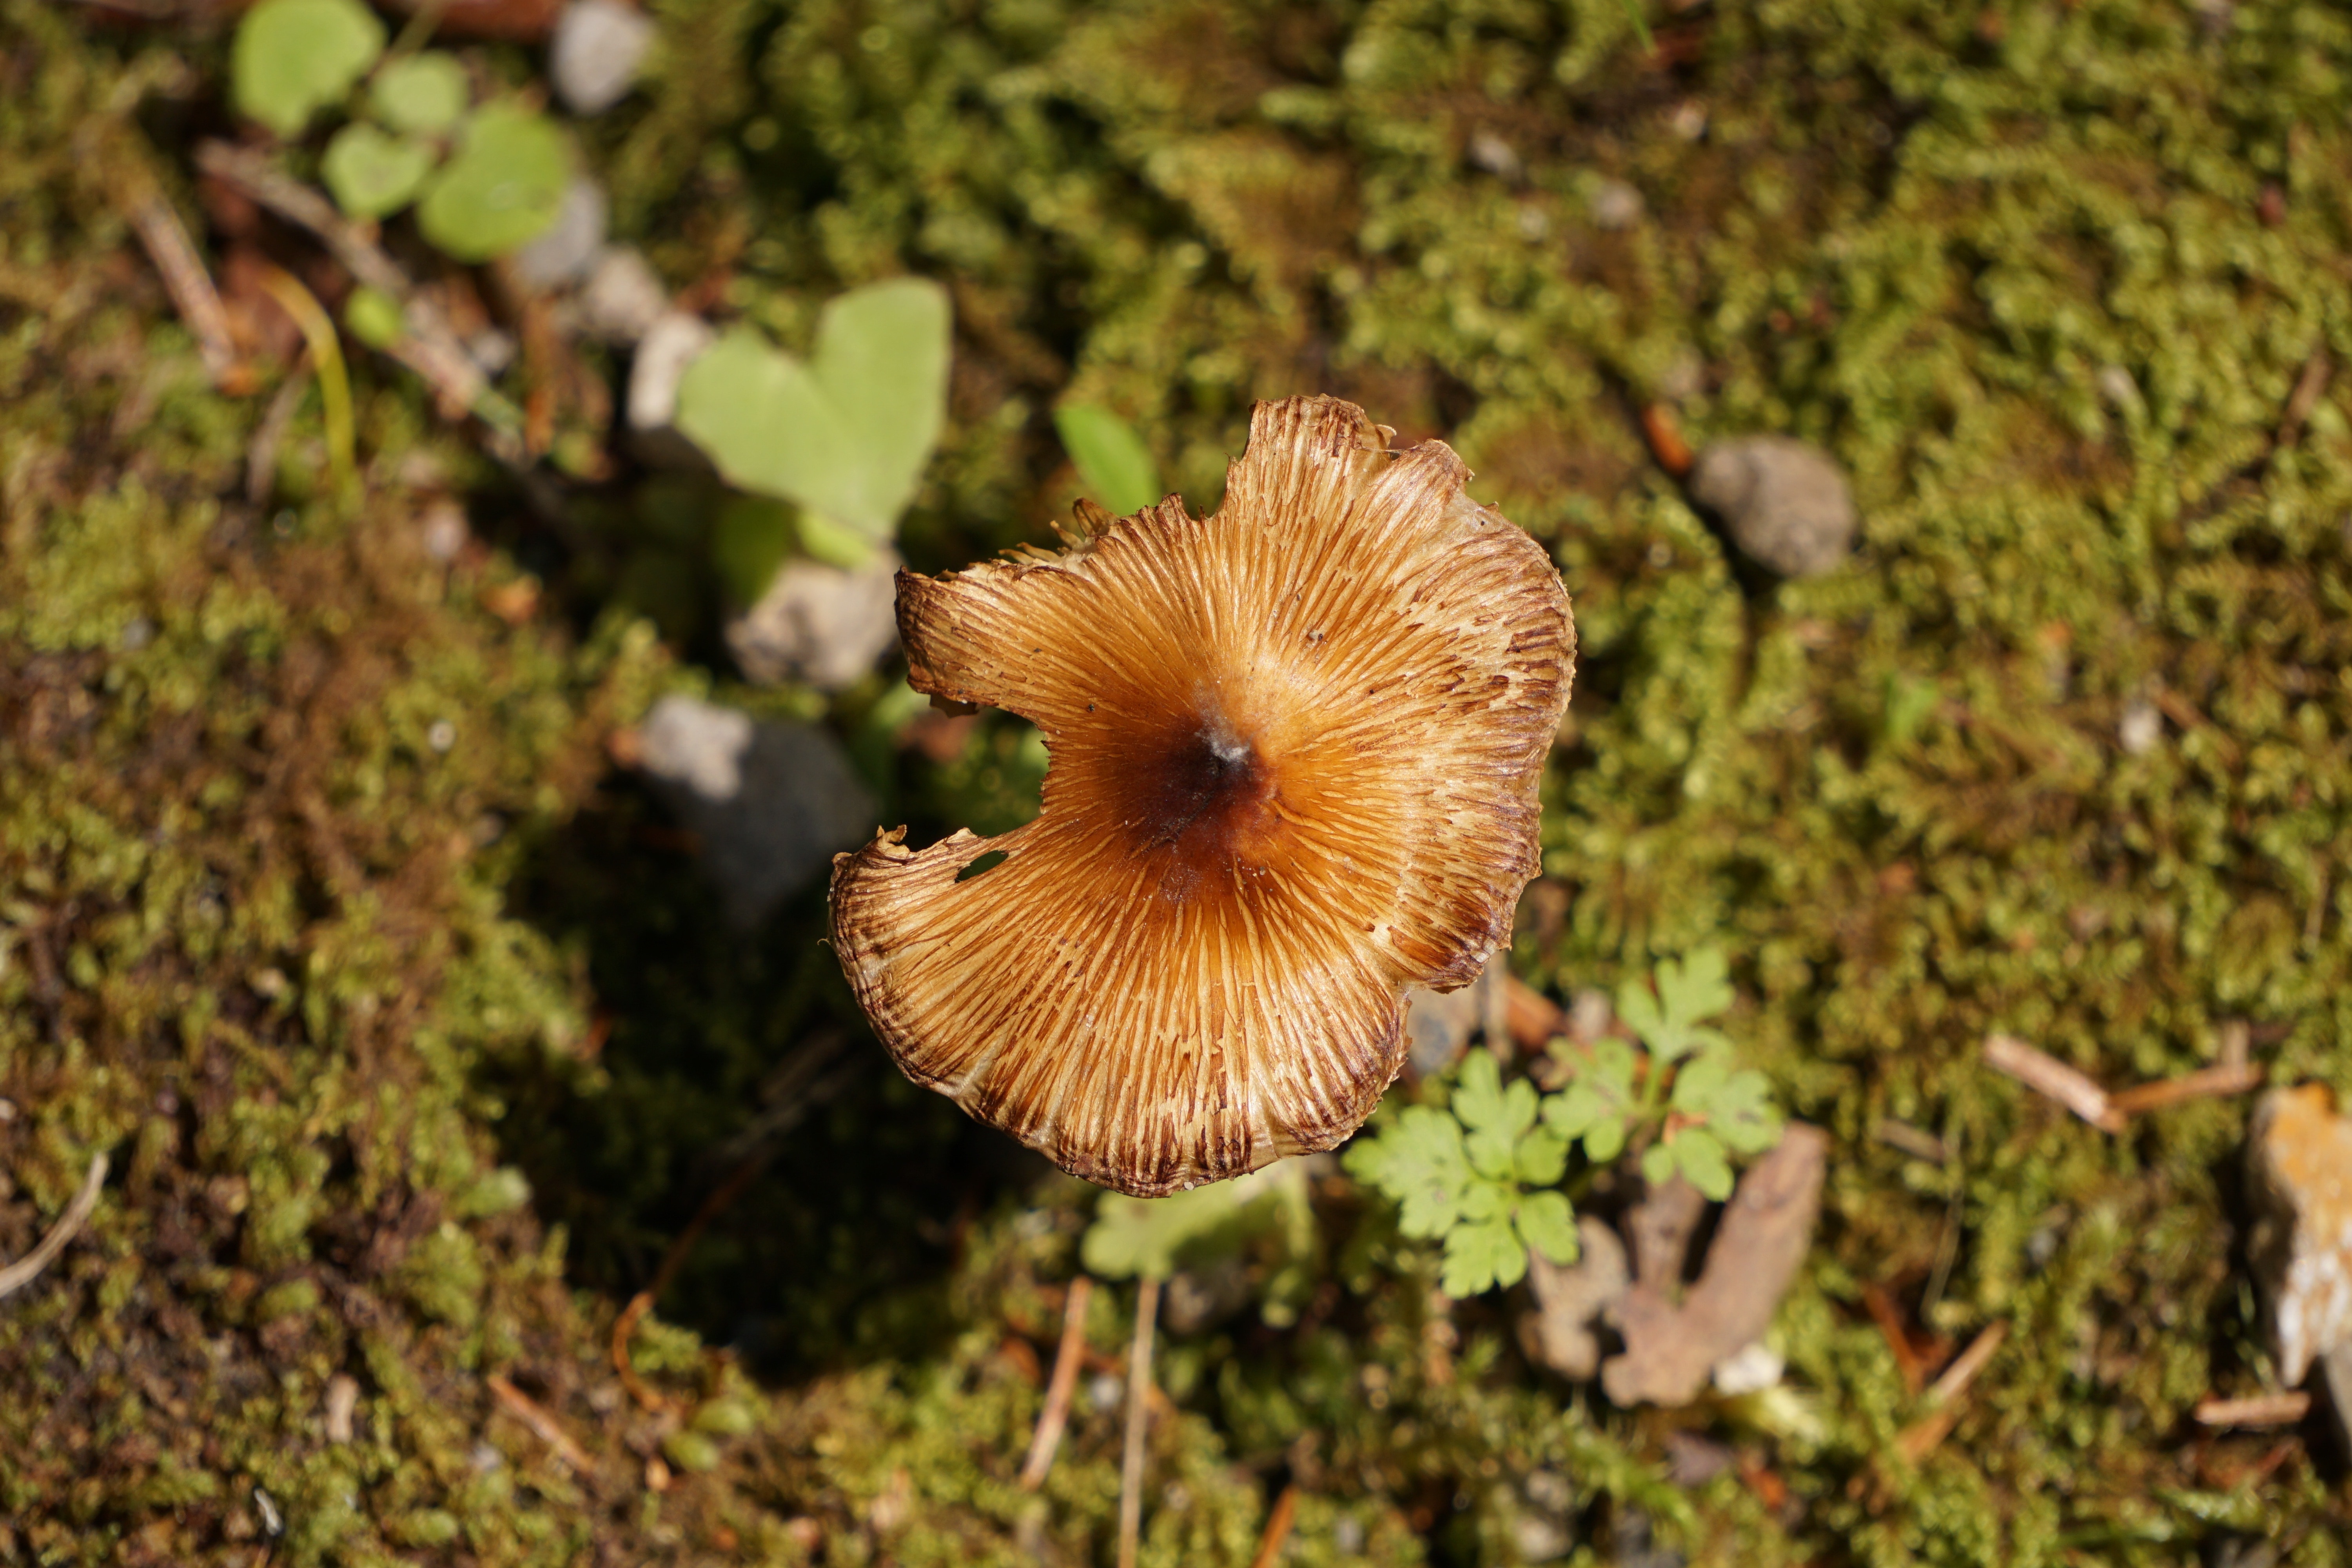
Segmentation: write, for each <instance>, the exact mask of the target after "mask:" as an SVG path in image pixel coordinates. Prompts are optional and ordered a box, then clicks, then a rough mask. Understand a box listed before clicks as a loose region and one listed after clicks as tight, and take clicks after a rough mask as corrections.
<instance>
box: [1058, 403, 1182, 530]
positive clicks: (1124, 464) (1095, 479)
mask: <svg viewBox="0 0 2352 1568" xmlns="http://www.w3.org/2000/svg"><path fill="white" fill-rule="evenodd" d="M1054 428H1055V431H1056V432H1058V433H1059V434H1060V436H1061V437H1062V447H1063V449H1064V450H1065V451H1066V452H1068V453H1069V454H1070V461H1071V462H1073V463H1076V465H1077V467H1078V478H1080V479H1084V480H1085V481H1086V483H1087V489H1090V490H1092V491H1094V493H1095V497H1096V499H1097V500H1100V501H1101V502H1102V503H1103V505H1105V506H1107V507H1108V508H1110V510H1113V511H1115V512H1118V513H1119V514H1121V515H1122V516H1124V515H1125V514H1127V513H1129V512H1131V511H1140V510H1142V509H1143V508H1145V507H1148V506H1150V504H1151V503H1152V502H1153V501H1156V500H1159V499H1160V495H1161V493H1162V492H1161V490H1160V465H1159V464H1157V463H1155V462H1153V461H1152V460H1151V448H1150V447H1147V446H1145V445H1144V444H1143V437H1140V436H1139V435H1137V434H1136V433H1135V427H1134V426H1131V425H1129V423H1128V422H1127V421H1126V420H1124V419H1121V418H1120V417H1119V416H1118V415H1116V414H1113V413H1112V412H1111V411H1110V410H1109V409H1108V408H1096V407H1093V406H1091V405H1086V404H1074V405H1066V406H1064V407H1061V408H1056V409H1055V410H1054Z"/></svg>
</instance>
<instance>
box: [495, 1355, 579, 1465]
mask: <svg viewBox="0 0 2352 1568" xmlns="http://www.w3.org/2000/svg"><path fill="white" fill-rule="evenodd" d="M483 1381H484V1382H486V1383H488V1384H489V1385H490V1392H491V1393H492V1394H496V1395H498V1400H499V1404H500V1405H504V1406H506V1409H507V1413H508V1414H509V1415H512V1416H513V1417H514V1418H515V1419H516V1420H518V1421H520V1422H521V1423H522V1424H523V1425H524V1426H528V1427H530V1429H531V1432H532V1434H533V1435H534V1436H537V1437H538V1438H539V1440H540V1441H541V1442H542V1443H544V1444H546V1445H547V1446H548V1447H549V1448H550V1449H551V1450H552V1451H553V1452H554V1455H555V1457H556V1458H559V1459H561V1460H562V1461H563V1463H564V1464H565V1465H567V1466H569V1467H570V1468H572V1469H573V1470H576V1471H580V1472H583V1473H584V1472H585V1471H586V1470H587V1469H588V1468H589V1465H588V1456H587V1454H586V1452H585V1451H583V1449H582V1448H581V1447H580V1445H579V1444H577V1443H575V1442H573V1441H572V1434H570V1433H569V1432H566V1431H565V1430H564V1429H563V1428H562V1426H561V1425H560V1424H559V1423H558V1422H557V1421H556V1419H555V1417H554V1416H553V1415H550V1414H548V1411H547V1408H546V1407H545V1406H544V1405H541V1404H540V1403H539V1401H537V1400H535V1399H533V1398H532V1397H531V1396H530V1394H525V1393H524V1392H523V1391H522V1390H521V1389H520V1388H517V1387H516V1386H515V1385H514V1384H511V1383H509V1382H508V1381H507V1379H506V1378H505V1376H504V1375H502V1374H501V1373H495V1372H494V1373H490V1375H489V1376H488V1378H486V1379H484V1380H483Z"/></svg>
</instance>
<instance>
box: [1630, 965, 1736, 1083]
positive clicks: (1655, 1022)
mask: <svg viewBox="0 0 2352 1568" xmlns="http://www.w3.org/2000/svg"><path fill="white" fill-rule="evenodd" d="M1730 976H1731V969H1730V965H1729V964H1728V963H1727V961H1726V960H1725V958H1724V956H1723V953H1722V951H1721V950H1720V949H1717V948H1711V947H1709V948H1701V949H1700V950H1699V951H1698V952H1694V953H1692V954H1691V955H1690V956H1689V957H1688V958H1687V959H1685V960H1684V961H1683V962H1681V963H1676V962H1675V960H1673V959H1671V958H1669V959H1664V960H1661V961H1660V963H1659V964H1658V970H1657V993H1656V995H1655V996H1654V997H1653V995H1652V994H1651V991H1650V987H1648V986H1647V985H1644V984H1643V983H1642V982H1641V981H1640V980H1639V979H1629V980H1627V981H1626V982H1625V983H1624V984H1622V985H1620V986H1619V987H1618V988H1617V1013H1618V1016H1620V1017H1622V1018H1623V1019H1624V1020H1625V1022H1626V1024H1627V1025H1628V1026H1631V1027H1632V1029H1633V1032H1634V1033H1635V1034H1637V1035H1639V1036H1641V1037H1642V1043H1643V1045H1645V1046H1647V1047H1649V1048H1650V1055H1651V1057H1652V1058H1654V1059H1655V1060H1657V1061H1660V1062H1671V1061H1675V1060H1678V1059H1680V1058H1683V1057H1686V1056H1688V1055H1689V1054H1690V1053H1691V1052H1693V1051H1695V1050H1697V1049H1698V1048H1699V1047H1702V1046H1706V1045H1711V1044H1714V1043H1717V1042H1718V1041H1720V1040H1722V1038H1723V1037H1722V1036H1721V1035H1719V1034H1717V1033H1716V1032H1715V1031H1714V1030H1712V1029H1702V1028H1700V1027H1699V1024H1700V1022H1701V1020H1703V1019H1706V1018H1711V1017H1713V1016H1715V1015H1717V1013H1720V1012H1722V1011H1724V1010H1725V1009H1726V1008H1727V1007H1729V1006H1730V1005H1731V1004H1732V1002H1733V1000H1734V997H1733V994H1732V990H1731V978H1730Z"/></svg>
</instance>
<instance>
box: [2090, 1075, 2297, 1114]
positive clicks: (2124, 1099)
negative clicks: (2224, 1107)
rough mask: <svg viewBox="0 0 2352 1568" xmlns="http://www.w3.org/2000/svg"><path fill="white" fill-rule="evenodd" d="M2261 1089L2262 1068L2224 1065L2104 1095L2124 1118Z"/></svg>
mask: <svg viewBox="0 0 2352 1568" xmlns="http://www.w3.org/2000/svg"><path fill="white" fill-rule="evenodd" d="M2262 1087H2263V1070H2262V1068H2258V1067H2255V1066H2254V1065H2252V1063H2251V1062H2241V1063H2238V1064H2237V1065H2235V1066H2231V1065H2230V1064H2228V1063H2223V1064H2221V1065H2220V1066H2216V1067H2210V1068H2198V1069H2197V1070H2196V1071H2195V1072H2185V1073H2182V1074H2181V1075H2180V1076H2179V1078H2160V1079H2157V1080H2156V1081H2155V1082H2153V1083H2142V1084H2135V1085H2133V1086H2132V1087H2131V1088H2129V1089H2117V1090H2116V1092H2115V1093H2113V1094H2111V1095H2109V1096H2107V1104H2108V1105H2109V1106H2111V1107H2112V1108H2113V1109H2114V1110H2116V1111H2118V1112H2120V1113H2121V1114H2123V1115H2126V1116H2137V1115H2138V1114H2139V1113H2140V1112H2141V1111H2143V1110H2157V1109H2158V1108H2160V1107H2162V1106H2167V1105H2178V1104H2179V1103H2180V1102H2181V1101H2182V1100H2220V1099H2226V1098H2227V1097H2229V1096H2230V1095H2233V1094H2247V1093H2251V1092H2252V1090H2254V1089H2260V1088H2262Z"/></svg>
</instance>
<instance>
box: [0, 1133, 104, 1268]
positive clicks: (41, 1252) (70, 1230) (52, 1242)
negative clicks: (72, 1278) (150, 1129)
mask: <svg viewBox="0 0 2352 1568" xmlns="http://www.w3.org/2000/svg"><path fill="white" fill-rule="evenodd" d="M105 1184H106V1155H105V1154H104V1153H103V1152H100V1153H97V1154H92V1155H91V1156H90V1157H89V1173H88V1174H86V1175H84V1176H83V1177H82V1179H81V1190H80V1191H79V1192H77V1193H76V1194H74V1195H73V1202H71V1203H69V1204H68V1205H66V1212H65V1213H63V1214H61V1215H58V1223H57V1224H55V1225H53V1226H49V1234H48V1235H47V1236H45V1237H41V1239H40V1242H39V1244H38V1245H37V1246H36V1247H34V1248H33V1250H32V1251H30V1252H28V1253H26V1254H25V1256H24V1257H22V1258H18V1259H17V1260H16V1262H14V1263H11V1264H10V1265H8V1267H7V1268H0V1296H8V1295H13V1294H14V1293H16V1291H18V1290H21V1289H24V1288H25V1287H26V1286H27V1285H29V1284H31V1283H32V1282H33V1281H34V1279H37V1278H38V1277H39V1275H40V1272H41V1270H42V1269H44V1268H47V1267H48V1266H49V1265H50V1264H52V1263H55V1262H56V1261H57V1260H58V1253H60V1252H63V1251H64V1250H65V1249H66V1244H67V1243H68V1242H69V1241H71V1240H72V1239H73V1238H74V1237H76V1236H77V1235H79V1233H80V1231H81V1227H82V1226H85V1225H87V1224H89V1215H90V1211H91V1210H93V1209H95V1208H97V1207H98V1191H99V1189H100V1187H102V1186H104V1185H105Z"/></svg>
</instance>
